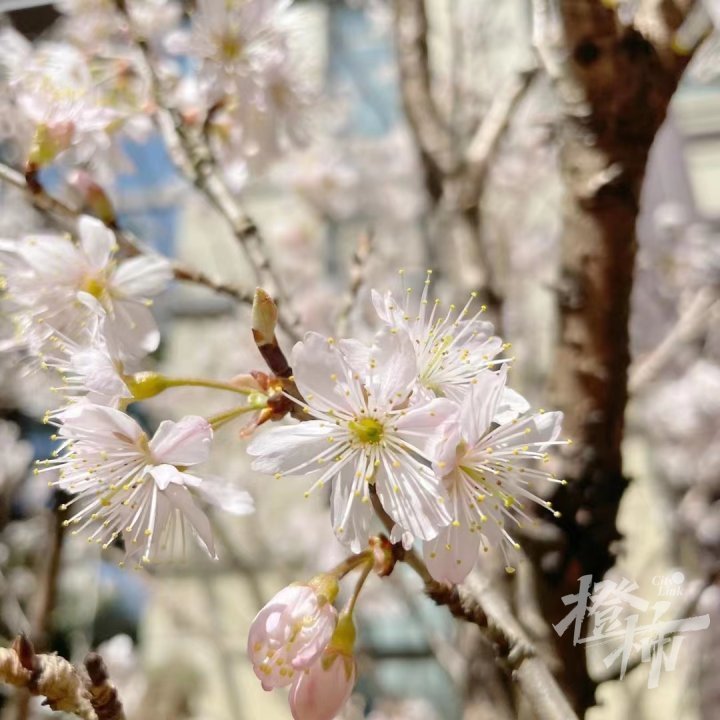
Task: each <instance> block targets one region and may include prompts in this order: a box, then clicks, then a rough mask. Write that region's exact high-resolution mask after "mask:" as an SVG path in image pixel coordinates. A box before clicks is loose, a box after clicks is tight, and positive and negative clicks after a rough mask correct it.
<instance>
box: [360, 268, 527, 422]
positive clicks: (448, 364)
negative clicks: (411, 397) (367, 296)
mask: <svg viewBox="0 0 720 720" xmlns="http://www.w3.org/2000/svg"><path fill="white" fill-rule="evenodd" d="M431 274H432V273H431V271H428V273H427V276H426V279H425V283H424V285H423V289H422V292H421V293H420V297H419V299H418V301H417V302H415V301H414V298H415V296H416V293H415V291H414V289H413V288H404V290H403V292H404V297H402V298H401V299H400V300H398V299H396V298H395V297H394V296H393V294H392V292H391V291H389V290H388V291H387V292H386V293H385V294H381V293H379V292H377V291H376V290H373V291H372V300H373V304H374V306H375V310H376V312H377V314H378V316H379V317H380V319H381V320H382V321H383V322H384V323H386V324H387V325H388V326H390V327H392V328H396V329H403V330H405V331H406V332H407V333H408V334H409V335H410V338H411V340H412V345H413V348H414V351H415V355H416V358H417V382H418V386H419V390H420V392H421V393H423V394H426V395H430V396H437V397H447V398H450V399H451V400H455V401H457V402H461V401H462V399H463V397H464V396H465V394H466V392H467V390H468V389H469V387H470V385H471V383H472V382H473V381H474V380H475V378H476V377H477V376H478V374H479V373H482V372H484V371H487V370H489V369H493V368H494V369H497V368H499V367H500V366H501V365H502V364H503V363H506V362H508V361H507V360H504V359H499V360H496V359H494V358H495V356H496V355H497V354H498V353H500V352H501V351H502V350H503V349H506V348H507V347H508V346H507V345H504V344H503V341H502V340H501V339H500V338H499V337H498V336H497V335H494V334H493V333H494V329H493V326H492V323H489V322H486V321H485V320H483V319H482V316H483V313H484V312H485V309H486V308H485V306H480V307H479V308H478V309H477V310H475V311H471V306H472V304H473V301H474V299H475V298H476V296H477V293H472V295H471V297H470V299H469V300H468V302H467V304H466V305H465V306H464V307H463V308H462V309H461V310H459V311H458V310H457V308H456V307H455V305H450V306H449V307H448V309H447V310H443V309H442V308H441V302H440V300H439V299H435V300H434V301H430V300H429V298H428V293H429V289H430V276H431ZM403 275H404V273H403V272H402V271H401V277H402V276H403ZM505 402H506V403H507V404H508V407H507V408H506V407H499V408H498V410H499V411H508V410H510V411H516V412H519V411H522V410H524V409H526V408H527V404H526V403H525V401H524V400H523V399H522V398H521V397H520V396H518V395H517V393H511V394H508V396H507V398H505ZM504 404H505V403H504Z"/></svg>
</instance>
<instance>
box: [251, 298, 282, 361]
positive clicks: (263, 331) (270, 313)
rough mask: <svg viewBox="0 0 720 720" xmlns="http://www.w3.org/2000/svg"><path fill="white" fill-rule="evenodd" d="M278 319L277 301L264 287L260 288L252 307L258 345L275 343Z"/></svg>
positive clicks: (253, 325) (254, 335)
mask: <svg viewBox="0 0 720 720" xmlns="http://www.w3.org/2000/svg"><path fill="white" fill-rule="evenodd" d="M277 319H278V311H277V305H275V301H274V300H273V299H272V298H271V297H270V295H268V294H267V293H266V292H265V291H264V290H263V289H262V288H258V289H257V290H256V291H255V297H254V298H253V307H252V331H253V337H254V338H255V342H256V343H257V345H258V347H261V346H263V345H270V344H274V343H275V327H276V325H277Z"/></svg>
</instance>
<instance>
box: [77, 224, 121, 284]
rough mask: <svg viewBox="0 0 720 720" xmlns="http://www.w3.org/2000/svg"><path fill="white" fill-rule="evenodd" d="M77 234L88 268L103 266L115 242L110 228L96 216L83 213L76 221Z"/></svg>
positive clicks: (100, 267) (99, 268) (108, 258)
mask: <svg viewBox="0 0 720 720" xmlns="http://www.w3.org/2000/svg"><path fill="white" fill-rule="evenodd" d="M78 235H79V236H80V245H81V246H82V249H83V252H84V253H85V257H86V258H87V262H88V265H89V266H90V268H92V269H93V270H95V271H99V270H102V269H103V268H105V266H106V265H107V264H108V262H109V260H110V256H111V255H112V253H113V248H114V247H115V244H116V240H115V235H114V233H113V232H112V230H110V229H108V228H107V227H106V226H105V225H104V224H103V223H102V222H101V221H100V220H98V219H97V218H93V217H90V216H89V215H83V216H82V217H81V218H80V220H79V221H78Z"/></svg>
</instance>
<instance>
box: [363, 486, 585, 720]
mask: <svg viewBox="0 0 720 720" xmlns="http://www.w3.org/2000/svg"><path fill="white" fill-rule="evenodd" d="M370 492H371V494H370V499H371V501H372V504H373V508H374V510H375V513H376V514H377V515H378V517H379V518H380V520H381V521H382V523H383V525H385V527H386V528H387V530H388V532H392V528H393V526H394V524H395V523H394V522H393V520H392V519H391V518H390V517H389V516H388V514H387V513H386V512H385V510H384V508H383V507H382V505H381V504H380V500H379V498H378V496H377V493H376V492H375V486H374V485H373V486H371V490H370ZM394 550H395V552H397V553H398V556H399V559H401V560H403V562H405V563H407V564H408V565H409V566H410V567H411V568H412V569H413V570H414V571H415V572H416V573H417V574H418V575H419V576H420V579H421V580H422V581H423V583H424V585H425V592H426V593H427V594H428V596H429V597H430V598H432V599H433V600H434V601H435V602H436V603H437V604H438V605H445V606H447V608H448V609H449V610H450V612H451V613H452V614H453V615H454V616H455V617H457V618H460V619H461V620H465V621H466V622H470V623H472V624H473V625H477V626H478V627H479V628H480V629H481V630H482V631H483V632H484V633H485V635H486V637H487V638H488V639H489V640H490V641H491V642H492V643H493V645H494V646H495V650H496V658H497V662H498V664H499V665H500V667H502V668H504V669H505V670H506V671H507V672H508V673H510V675H511V677H512V678H513V680H515V681H516V682H517V683H518V685H519V687H520V690H521V691H522V692H523V694H524V695H525V697H526V698H527V699H528V700H529V701H530V703H531V704H532V707H533V709H534V711H535V713H536V715H537V717H538V718H539V719H540V720H577V715H576V714H575V713H574V712H573V710H572V708H571V707H570V704H569V703H568V701H567V699H566V698H565V696H564V694H563V692H562V690H560V687H559V686H558V684H557V681H556V680H555V678H554V677H553V675H552V673H551V672H550V670H548V668H547V665H545V663H544V662H543V661H542V660H541V659H540V658H539V657H538V656H537V653H536V650H535V648H534V646H533V644H532V643H531V642H530V639H529V638H528V637H527V635H526V633H525V631H524V630H523V628H522V626H521V625H520V623H519V622H518V621H517V619H516V618H515V616H514V615H513V614H512V611H511V609H510V607H509V605H508V604H507V602H506V601H505V599H504V598H503V597H502V596H501V595H500V594H499V593H498V592H496V591H495V590H493V589H492V587H491V586H490V584H489V582H488V580H487V579H484V578H482V577H480V576H479V575H477V574H475V575H471V576H470V577H468V578H467V579H466V580H465V582H464V583H462V584H461V585H456V586H451V585H446V584H445V583H440V582H438V581H437V580H435V579H434V578H433V577H432V575H431V574H430V571H429V570H428V569H427V566H426V565H425V563H424V562H423V561H422V559H421V558H420V557H419V556H418V555H417V554H416V553H415V551H414V550H409V551H405V550H403V548H402V545H401V544H400V543H398V544H397V545H395V546H394Z"/></svg>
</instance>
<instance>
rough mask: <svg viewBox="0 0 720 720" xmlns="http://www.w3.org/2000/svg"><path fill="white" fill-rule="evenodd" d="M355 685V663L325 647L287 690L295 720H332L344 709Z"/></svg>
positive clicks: (342, 654) (347, 656)
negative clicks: (288, 690)
mask: <svg viewBox="0 0 720 720" xmlns="http://www.w3.org/2000/svg"><path fill="white" fill-rule="evenodd" d="M354 685H355V660H354V659H353V657H352V655H348V654H346V653H345V652H343V651H341V650H337V649H335V648H332V647H329V648H327V649H326V650H325V652H324V653H323V654H322V655H321V656H320V657H319V658H318V659H317V660H316V661H315V662H314V663H313V664H312V666H311V667H309V668H308V669H307V670H305V671H303V672H301V673H300V675H298V677H297V679H296V680H295V684H294V685H293V686H292V688H291V690H290V710H291V712H292V716H293V717H294V718H295V720H332V719H333V718H334V717H335V716H336V715H337V714H338V713H339V712H340V711H341V710H342V708H343V707H344V705H345V703H346V702H347V701H348V698H349V697H350V694H351V693H352V690H353V687H354Z"/></svg>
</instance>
